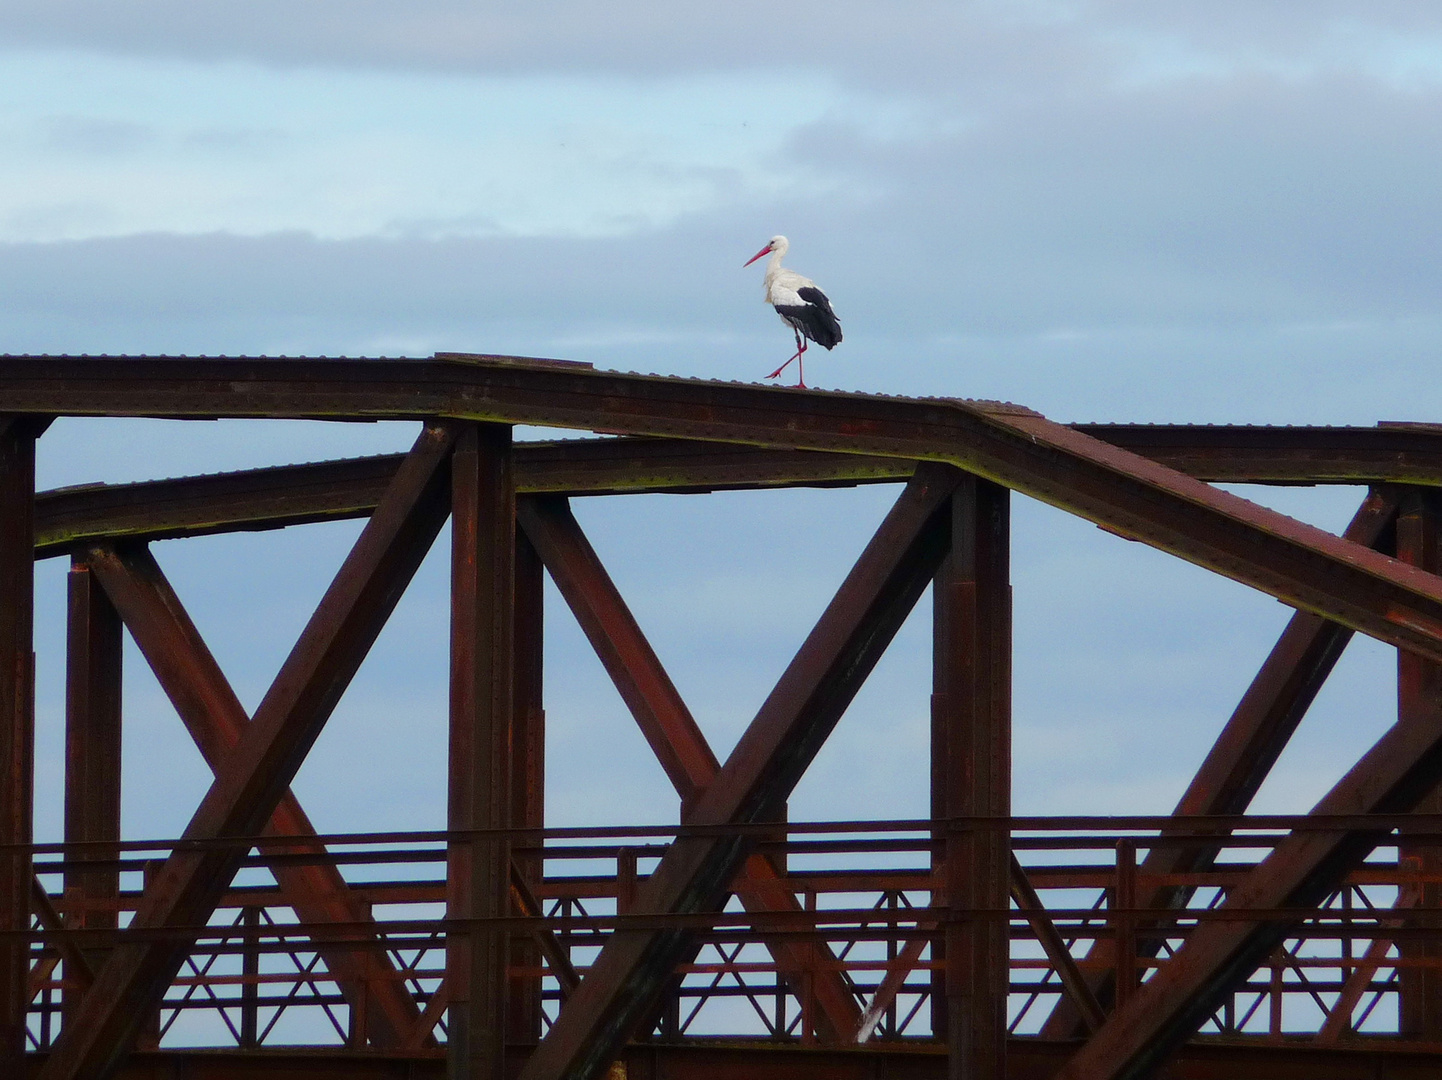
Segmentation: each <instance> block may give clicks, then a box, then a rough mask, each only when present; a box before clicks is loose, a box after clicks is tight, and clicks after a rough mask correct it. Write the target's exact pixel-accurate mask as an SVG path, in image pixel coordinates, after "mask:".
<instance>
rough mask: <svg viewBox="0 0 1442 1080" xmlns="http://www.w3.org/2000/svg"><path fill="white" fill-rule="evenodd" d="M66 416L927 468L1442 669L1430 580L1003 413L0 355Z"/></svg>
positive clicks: (716, 387)
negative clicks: (695, 446) (451, 424)
mask: <svg viewBox="0 0 1442 1080" xmlns="http://www.w3.org/2000/svg"><path fill="white" fill-rule="evenodd" d="M0 397H3V399H4V400H5V401H7V403H9V404H10V407H11V408H12V409H14V410H16V411H25V412H35V413H44V414H51V413H62V414H66V415H112V416H120V415H138V416H172V417H192V418H194V417H222V416H250V417H267V416H269V417H296V418H305V417H311V418H318V419H326V418H331V419H333V418H341V417H343V418H349V419H385V418H391V419H407V418H410V419H419V418H424V417H426V416H438V415H439V416H453V417H458V418H464V419H474V420H489V421H503V422H507V423H527V424H541V425H549V426H555V427H569V428H580V429H585V430H603V431H608V432H615V433H623V434H630V435H651V436H666V437H681V438H689V439H701V440H705V441H714V442H727V443H743V444H747V445H752V446H762V447H772V448H778V449H789V450H827V451H834V452H839V453H850V454H859V455H863V456H883V457H901V458H907V459H911V460H931V461H941V462H946V463H949V464H952V465H956V466H959V467H961V468H963V469H966V470H968V471H970V472H973V473H976V474H977V475H980V476H982V477H984V478H986V479H989V480H991V481H993V482H995V483H999V484H1001V485H1003V486H1005V487H1009V488H1012V489H1013V490H1016V491H1020V492H1022V493H1024V494H1027V495H1031V496H1033V497H1035V498H1037V499H1040V500H1042V501H1043V502H1047V503H1050V504H1052V505H1054V506H1057V507H1059V508H1061V509H1063V510H1066V511H1068V512H1070V513H1073V514H1076V515H1078V516H1080V517H1083V518H1086V519H1088V520H1091V521H1093V522H1095V523H1097V524H1099V525H1101V526H1103V527H1105V528H1107V529H1108V530H1110V531H1113V532H1116V533H1118V534H1120V535H1122V536H1126V537H1130V538H1132V539H1135V540H1140V541H1143V542H1145V543H1147V544H1150V545H1152V546H1154V547H1157V548H1159V549H1161V550H1163V551H1168V552H1170V553H1172V554H1174V555H1177V556H1179V557H1181V558H1183V559H1187V560H1188V561H1191V562H1194V563H1196V564H1197V565H1199V566H1203V567H1205V568H1207V569H1210V570H1213V571H1215V572H1217V573H1220V574H1223V575H1225V576H1227V577H1231V578H1233V579H1235V580H1237V581H1240V582H1242V583H1244V584H1247V585H1251V586H1253V587H1254V588H1258V589H1261V590H1262V591H1264V592H1268V593H1270V594H1272V595H1274V596H1276V597H1278V598H1279V599H1281V600H1283V601H1285V602H1286V603H1288V604H1291V605H1292V606H1294V607H1298V608H1301V609H1303V610H1308V611H1313V612H1315V613H1317V614H1321V615H1326V616H1328V617H1329V618H1332V619H1334V620H1336V621H1337V622H1340V623H1342V624H1343V625H1346V626H1350V627H1351V628H1353V629H1355V630H1360V631H1361V632H1363V633H1366V634H1370V635H1372V636H1374V637H1376V638H1378V639H1380V640H1382V641H1386V642H1389V643H1391V644H1394V645H1397V646H1399V647H1402V648H1407V649H1410V650H1412V651H1414V652H1418V653H1421V654H1422V655H1426V656H1430V657H1431V658H1432V659H1436V660H1442V581H1439V580H1438V579H1437V578H1435V577H1434V576H1433V575H1429V574H1425V573H1422V572H1420V571H1417V570H1415V569H1411V568H1407V567H1404V566H1402V565H1401V564H1399V563H1397V562H1396V561H1395V560H1390V559H1387V558H1386V557H1385V556H1382V555H1377V554H1375V553H1371V552H1365V551H1359V550H1358V548H1357V545H1355V544H1350V543H1347V542H1345V541H1343V540H1341V539H1339V538H1338V537H1336V536H1332V535H1330V534H1328V533H1326V532H1324V531H1323V530H1320V529H1316V528H1313V527H1311V526H1308V525H1304V524H1302V523H1301V522H1297V521H1295V520H1293V519H1291V518H1288V517H1286V516H1285V515H1283V514H1278V513H1276V512H1275V511H1271V510H1267V509H1265V508H1263V507H1261V506H1258V505H1256V504H1255V503H1251V502H1248V501H1247V500H1245V499H1242V498H1240V497H1238V496H1236V495H1232V494H1230V493H1228V492H1224V491H1219V490H1217V489H1215V488H1212V487H1210V486H1208V485H1207V484H1205V483H1202V482H1201V481H1198V480H1194V479H1192V478H1190V477H1187V476H1184V475H1183V474H1181V473H1178V472H1176V471H1175V470H1172V469H1168V468H1166V467H1165V466H1163V465H1159V464H1157V463H1156V462H1153V461H1150V460H1148V459H1146V458H1142V457H1140V456H1138V455H1137V454H1134V453H1132V452H1130V451H1127V450H1123V449H1121V448H1119V447H1117V446H1115V445H1112V444H1109V443H1106V442H1103V441H1101V440H1099V439H1096V438H1094V437H1092V436H1090V435H1088V434H1085V433H1084V432H1080V431H1076V430H1073V429H1070V428H1067V427H1064V426H1063V425H1059V424H1054V423H1051V422H1050V421H1048V420H1046V419H1045V418H1044V417H1042V416H1039V415H1037V414H1036V413H1033V412H1030V411H1029V410H1026V409H1022V408H1019V407H1016V406H1008V405H1001V404H997V403H989V402H965V401H957V400H950V399H945V400H943V399H913V400H907V399H900V398H882V397H875V396H868V395H862V394H843V393H836V392H823V391H806V390H792V389H789V388H778V387H752V386H738V385H735V384H730V383H716V382H703V381H700V380H683V379H669V378H662V377H659V376H640V375H621V374H615V373H610V372H598V371H592V370H589V369H588V368H585V367H583V366H576V365H567V364H557V363H549V362H548V363H536V362H528V361H522V360H516V359H514V358H497V357H489V356H454V355H448V356H445V357H439V358H436V359H432V360H310V359H251V358H232V359H193V358H181V359H176V358H170V359H166V358H156V357H127V358H115V357H44V358H41V357H11V358H8V359H7V360H6V363H5V365H4V368H3V370H0Z"/></svg>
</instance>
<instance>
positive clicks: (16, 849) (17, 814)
mask: <svg viewBox="0 0 1442 1080" xmlns="http://www.w3.org/2000/svg"><path fill="white" fill-rule="evenodd" d="M35 438H36V428H35V426H33V424H32V423H31V421H29V420H28V419H26V418H10V419H0V844H4V845H6V847H5V848H4V849H3V851H0V931H4V932H5V933H4V934H3V935H0V1076H23V1075H24V1074H25V1062H24V1057H25V1011H26V1008H27V1007H28V1005H29V996H30V995H29V986H28V980H29V973H30V946H29V943H28V942H27V941H26V940H25V937H24V935H25V934H26V932H27V931H29V929H30V880H31V877H32V876H33V873H34V871H33V868H32V864H31V857H30V852H29V850H28V849H27V847H26V846H25V845H28V844H30V843H31V840H32V824H33V813H34V768H35V714H34V708H33V704H34V696H33V694H34V686H33V682H34V678H33V672H34V653H33V649H34V644H33V637H32V630H33V619H34V605H35Z"/></svg>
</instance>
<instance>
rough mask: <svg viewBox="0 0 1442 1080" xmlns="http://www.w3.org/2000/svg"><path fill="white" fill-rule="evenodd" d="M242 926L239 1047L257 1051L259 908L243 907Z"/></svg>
mask: <svg viewBox="0 0 1442 1080" xmlns="http://www.w3.org/2000/svg"><path fill="white" fill-rule="evenodd" d="M240 925H241V926H242V928H243V929H244V930H245V937H244V938H243V939H242V940H243V941H244V944H243V945H241V953H240V973H241V975H242V976H243V977H244V978H245V982H243V983H241V984H240V1048H241V1049H242V1050H254V1049H255V1048H256V1047H257V1046H259V1045H260V982H259V979H260V938H259V937H258V935H259V933H260V908H258V907H256V906H255V905H254V904H248V905H246V906H245V907H244V908H242V909H241V920H240ZM352 1022H354V1013H352Z"/></svg>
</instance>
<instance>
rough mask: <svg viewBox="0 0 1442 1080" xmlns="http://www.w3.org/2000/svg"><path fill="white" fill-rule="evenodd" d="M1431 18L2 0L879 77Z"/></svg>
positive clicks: (6, 31) (1304, 41) (333, 34)
mask: <svg viewBox="0 0 1442 1080" xmlns="http://www.w3.org/2000/svg"><path fill="white" fill-rule="evenodd" d="M1439 32H1442V14H1439V13H1437V12H1436V11H1435V10H1432V9H1430V8H1428V7H1427V6H1425V5H1417V4H1415V3H1407V2H1403V0H1379V2H1377V3H1373V4H1369V5H1367V6H1366V8H1365V9H1360V10H1359V5H1356V4H1355V3H1350V2H1346V0H1312V2H1306V0H1276V2H1271V3H1267V4H1256V3H1248V2H1246V0H1216V2H1214V3H1208V4H1205V5H1199V4H1196V3H1194V2H1189V0H1168V2H1160V3H1149V2H1142V0H1094V2H1086V0H1074V2H1068V3H1047V2H1043V0H1035V2H1016V0H988V2H973V3H970V4H958V3H951V2H942V0H912V2H907V3H891V4H875V3H866V2H860V0H829V2H823V0H793V2H792V3H791V4H788V5H787V7H786V9H785V12H784V15H778V12H777V9H776V8H775V6H774V5H773V4H771V3H764V2H762V0H735V2H733V3H729V4H725V5H715V4H705V5H703V4H675V3H664V2H661V0H633V2H631V3H627V4H612V5H599V4H594V3H582V2H578V0H538V2H532V3H524V4H522V3H514V2H508V3H489V4H476V3H469V2H462V0H429V2H425V3H414V4H405V5H397V4H392V3H387V2H383V0H354V2H345V3H342V2H339V0H315V2H312V3H307V4H304V5H295V4H284V3H280V2H279V0H256V2H247V3H239V2H236V0H221V2H217V3H213V4H208V5H204V6H202V7H197V6H195V5H193V4H182V3H178V2H176V0H149V2H143V3H132V4H126V5H115V4H109V3H102V2H100V0H56V2H54V3H50V4H43V5H40V4H34V3H28V2H21V0H5V2H3V3H0V40H4V41H7V42H8V43H9V47H11V48H16V47H32V48H33V47H46V48H83V49H89V50H95V51H100V52H109V53H119V54H130V55H138V56H170V57H186V58H194V59H201V60H216V59H242V60H248V61H254V62H259V63H264V64H278V65H324V66H332V65H338V66H358V67H395V68H408V69H416V68H422V69H444V70H462V71H479V72H518V71H526V72H529V71H546V72H564V73H577V72H588V73H597V72H605V73H620V74H634V75H655V74H677V73H682V74H685V73H690V72H693V71H696V70H710V71H714V70H748V69H760V68H763V67H776V66H783V65H784V66H785V67H787V68H788V69H796V68H805V69H811V70H818V69H819V70H824V71H830V72H834V73H837V74H840V75H844V76H846V77H848V78H852V79H855V80H859V81H861V82H864V83H872V84H884V85H938V84H956V85H963V86H964V85H981V84H985V83H986V82H987V81H988V80H1001V81H1002V82H1003V83H1007V84H1011V85H1012V88H1013V89H1014V90H1016V91H1018V92H1020V91H1024V90H1025V89H1026V87H1027V86H1028V85H1031V86H1035V85H1037V84H1038V83H1041V84H1046V85H1055V84H1057V83H1058V82H1059V81H1062V82H1064V81H1065V80H1066V79H1067V78H1068V76H1069V75H1074V74H1078V73H1083V72H1089V71H1094V70H1096V69H1097V68H1098V67H1101V68H1105V67H1106V66H1107V65H1109V64H1117V63H1125V62H1132V61H1134V60H1135V59H1136V57H1134V56H1131V55H1130V54H1131V53H1133V52H1135V51H1137V49H1138V46H1140V47H1141V54H1142V55H1141V59H1143V60H1145V59H1148V58H1149V56H1150V54H1151V53H1152V52H1153V51H1154V46H1155V43H1156V42H1158V41H1174V42H1177V43H1180V44H1182V45H1186V46H1188V47H1191V48H1199V49H1204V50H1211V51H1213V52H1216V53H1217V54H1218V55H1220V56H1223V57H1233V58H1238V59H1241V60H1244V61H1245V60H1252V59H1255V57H1256V53H1257V51H1258V50H1260V51H1262V52H1264V53H1265V52H1277V53H1279V54H1281V55H1289V56H1293V57H1296V56H1309V55H1310V54H1311V53H1312V52H1313V51H1315V50H1316V49H1318V48H1323V47H1328V48H1329V47H1330V46H1332V45H1333V44H1335V43H1336V42H1337V41H1338V40H1339V39H1341V40H1346V39H1348V38H1363V37H1365V36H1366V35H1368V34H1373V33H1380V34H1384V35H1385V34H1393V35H1409V36H1410V35H1417V34H1436V33H1439Z"/></svg>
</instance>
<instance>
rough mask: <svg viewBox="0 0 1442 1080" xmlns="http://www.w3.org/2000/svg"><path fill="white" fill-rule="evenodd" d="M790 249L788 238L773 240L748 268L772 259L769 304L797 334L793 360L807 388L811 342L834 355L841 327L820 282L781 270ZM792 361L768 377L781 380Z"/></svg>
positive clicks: (798, 382) (798, 381)
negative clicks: (804, 358)
mask: <svg viewBox="0 0 1442 1080" xmlns="http://www.w3.org/2000/svg"><path fill="white" fill-rule="evenodd" d="M790 247H791V245H790V243H788V242H787V240H786V237H784V236H773V237H772V238H771V242H770V243H769V244H767V245H766V246H765V247H764V248H762V249H761V250H760V251H758V252H757V253H756V254H755V255H753V256H751V258H749V259H747V260H746V263H745V265H746V266H750V265H751V264H752V263H754V262H755V261H756V260H757V259H759V258H761V256H763V255H766V254H768V253H769V254H770V255H771V259H770V261H769V262H767V264H766V302H767V303H768V304H770V305H771V306H772V307H774V308H775V309H776V314H778V315H780V316H781V320H782V321H783V322H784V323H786V325H787V326H789V327H791V329H792V331H793V332H794V333H795V334H796V353H795V355H794V356H792V357H791V360H795V361H796V385H797V386H802V387H804V386H805V385H806V373H805V371H804V370H803V369H802V363H801V354H802V353H804V352H805V351H806V342H807V339H810V340H811V341H814V342H816V344H818V345H820V346H821V347H822V348H823V349H826V350H827V351H830V350H831V349H834V348H835V347H836V346H837V345H838V344H839V343H840V341H841V323H839V322H837V320H836V312H834V311H832V310H831V301H830V300H828V299H826V294H825V293H824V292H822V291H821V290H820V289H818V288H817V287H816V282H814V281H812V280H811V279H810V278H809V277H802V276H801V275H800V274H798V273H797V272H796V271H795V270H783V269H782V268H781V256H783V255H785V254H786V252H787V250H788V249H789V248H790ZM791 360H787V361H786V363H785V364H782V365H781V366H780V367H779V368H777V369H776V370H775V371H773V372H772V373H771V374H770V375H768V376H766V377H767V378H768V379H775V378H778V377H779V376H780V375H781V373H782V372H783V371H785V370H786V368H787V366H788V365H789V364H790V363H791Z"/></svg>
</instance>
